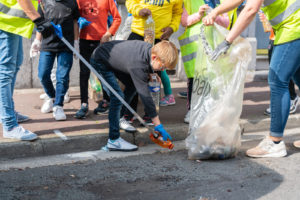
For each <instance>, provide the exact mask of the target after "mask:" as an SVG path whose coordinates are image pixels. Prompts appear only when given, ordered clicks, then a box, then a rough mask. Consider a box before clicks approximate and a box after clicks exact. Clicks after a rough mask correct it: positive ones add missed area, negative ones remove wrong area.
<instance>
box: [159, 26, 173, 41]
mask: <svg viewBox="0 0 300 200" xmlns="http://www.w3.org/2000/svg"><path fill="white" fill-rule="evenodd" d="M161 32H164V33H163V34H162V35H161V36H160V39H161V40H168V39H169V38H170V36H171V35H172V33H173V32H174V31H173V29H172V28H171V27H166V28H163V29H161Z"/></svg>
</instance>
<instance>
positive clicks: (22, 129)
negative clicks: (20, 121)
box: [17, 125, 29, 134]
mask: <svg viewBox="0 0 300 200" xmlns="http://www.w3.org/2000/svg"><path fill="white" fill-rule="evenodd" d="M17 129H19V130H20V131H19V132H21V131H22V132H23V133H25V134H29V132H28V131H27V130H26V129H25V128H23V126H20V125H19V126H18V127H17Z"/></svg>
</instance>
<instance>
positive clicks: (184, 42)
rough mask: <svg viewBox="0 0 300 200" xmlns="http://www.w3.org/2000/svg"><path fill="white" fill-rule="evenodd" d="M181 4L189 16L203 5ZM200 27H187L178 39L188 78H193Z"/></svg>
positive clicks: (192, 2) (199, 2) (194, 2)
mask: <svg viewBox="0 0 300 200" xmlns="http://www.w3.org/2000/svg"><path fill="white" fill-rule="evenodd" d="M183 3H184V8H185V10H186V11H187V13H188V14H189V15H191V14H193V13H196V12H198V10H199V7H200V6H202V5H204V4H205V3H204V1H203V0H200V1H194V0H184V1H183ZM200 26H201V22H199V23H196V24H193V25H192V26H189V27H187V28H186V29H185V31H184V33H183V34H182V35H181V36H180V37H179V38H178V41H179V44H180V51H181V58H182V62H183V65H184V70H185V74H186V76H187V77H188V78H193V77H194V71H195V65H196V56H197V50H198V41H199V34H200Z"/></svg>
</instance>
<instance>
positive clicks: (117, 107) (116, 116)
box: [91, 59, 136, 140]
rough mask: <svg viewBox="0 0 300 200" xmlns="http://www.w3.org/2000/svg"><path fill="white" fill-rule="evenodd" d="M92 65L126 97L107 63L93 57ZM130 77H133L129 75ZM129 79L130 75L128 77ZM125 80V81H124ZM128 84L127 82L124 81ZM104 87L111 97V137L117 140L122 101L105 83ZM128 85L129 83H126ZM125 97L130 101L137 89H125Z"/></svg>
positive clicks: (109, 117) (109, 115) (109, 118)
mask: <svg viewBox="0 0 300 200" xmlns="http://www.w3.org/2000/svg"><path fill="white" fill-rule="evenodd" d="M91 65H92V66H93V68H94V69H95V70H96V71H97V72H98V73H99V74H100V75H101V76H102V77H103V78H104V79H105V80H106V82H107V83H108V84H109V85H110V86H111V87H112V88H113V89H114V90H115V91H116V92H117V93H118V94H119V95H120V96H121V97H122V98H124V94H123V92H122V90H121V88H120V86H119V84H118V81H117V77H116V75H115V74H114V72H113V71H112V70H111V69H109V68H108V67H106V66H105V64H103V63H101V62H96V61H95V60H93V59H91ZM129 79H131V78H130V77H129ZM127 80H128V77H127ZM122 82H123V81H122ZM123 83H124V82H123ZM124 84H125V85H126V83H124ZM102 87H103V89H104V90H105V91H106V93H107V94H108V95H109V97H110V106H109V113H108V120H109V139H111V140H115V139H118V138H119V137H120V126H119V121H120V111H121V108H122V103H121V101H120V100H119V99H118V98H117V97H116V96H115V95H114V94H113V93H112V92H111V91H110V90H109V89H108V88H107V87H106V86H105V85H104V84H103V85H102ZM126 87H127V85H126ZM124 93H125V98H124V100H125V101H126V102H127V103H128V102H129V101H130V100H131V99H132V97H133V96H134V95H135V94H136V91H135V90H132V89H131V90H127V91H124Z"/></svg>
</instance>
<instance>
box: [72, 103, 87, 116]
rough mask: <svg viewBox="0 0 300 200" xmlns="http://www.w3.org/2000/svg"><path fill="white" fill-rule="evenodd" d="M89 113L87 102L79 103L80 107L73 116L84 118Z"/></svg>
mask: <svg viewBox="0 0 300 200" xmlns="http://www.w3.org/2000/svg"><path fill="white" fill-rule="evenodd" d="M88 114H89V107H88V104H86V103H83V104H81V108H80V109H79V110H78V111H77V112H76V114H75V116H74V117H75V118H76V119H84V118H86V116H87V115H88Z"/></svg>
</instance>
